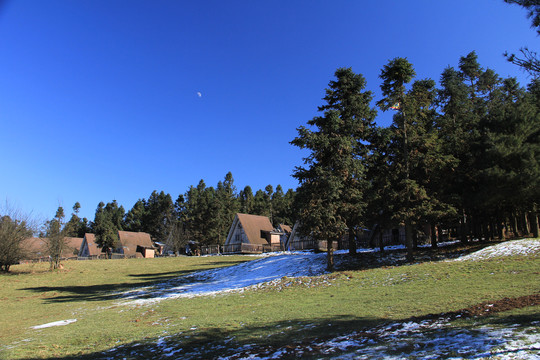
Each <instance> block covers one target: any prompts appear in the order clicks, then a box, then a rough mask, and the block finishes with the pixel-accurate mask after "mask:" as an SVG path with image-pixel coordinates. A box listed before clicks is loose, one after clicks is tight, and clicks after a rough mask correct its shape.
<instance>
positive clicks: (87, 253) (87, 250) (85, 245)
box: [78, 233, 103, 259]
mask: <svg viewBox="0 0 540 360" xmlns="http://www.w3.org/2000/svg"><path fill="white" fill-rule="evenodd" d="M102 254H103V253H102V252H101V249H100V248H99V247H98V246H97V244H96V235H94V234H88V233H86V234H84V237H83V241H82V244H81V247H80V249H79V254H78V256H79V257H81V258H89V259H99V257H100V256H101V255H102Z"/></svg>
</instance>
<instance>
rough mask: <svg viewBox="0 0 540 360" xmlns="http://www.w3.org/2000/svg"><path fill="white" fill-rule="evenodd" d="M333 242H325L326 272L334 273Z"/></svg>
mask: <svg viewBox="0 0 540 360" xmlns="http://www.w3.org/2000/svg"><path fill="white" fill-rule="evenodd" d="M333 245H334V244H333V241H332V240H331V239H328V240H327V241H326V270H328V271H330V272H332V271H334V246H333Z"/></svg>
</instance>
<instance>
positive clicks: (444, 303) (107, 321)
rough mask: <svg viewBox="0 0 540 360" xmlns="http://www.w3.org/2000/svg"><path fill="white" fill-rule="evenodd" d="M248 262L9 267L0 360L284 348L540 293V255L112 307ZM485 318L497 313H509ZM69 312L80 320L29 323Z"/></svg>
mask: <svg viewBox="0 0 540 360" xmlns="http://www.w3.org/2000/svg"><path fill="white" fill-rule="evenodd" d="M252 259H254V258H252V257H241V256H221V257H201V258H196V257H181V258H156V259H132V260H106V261H105V260H100V261H71V262H65V263H64V265H65V268H64V270H62V271H57V272H48V271H46V270H47V264H35V265H21V266H15V267H13V272H14V274H13V275H0V283H1V287H2V288H1V290H0V314H1V315H0V329H1V330H0V346H1V347H0V349H1V350H0V358H6V359H8V358H9V359H22V358H25V359H27V358H32V359H33V358H58V357H84V358H88V359H89V358H94V357H99V352H101V351H106V350H108V349H111V348H115V347H119V346H121V345H123V344H126V349H123V350H118V351H119V352H118V354H121V356H122V357H126V358H130V357H129V353H130V351H131V350H133V349H135V350H136V351H137V354H138V355H137V356H134V357H133V358H141V356H142V355H141V354H143V355H146V356H151V353H145V351H147V350H146V347H147V346H146V345H147V344H149V343H154V344H155V342H156V341H157V340H158V339H159V338H160V337H164V336H165V337H167V341H168V342H170V343H173V344H176V345H179V344H180V345H181V346H182V347H184V348H185V349H190V348H197V349H199V350H200V351H203V350H204V351H206V352H207V354H208V356H211V355H212V354H215V353H213V351H216V352H220V351H221V350H219V348H218V346H219V345H223V346H227V347H234V346H240V345H243V344H261V345H265V344H271V345H284V344H288V343H291V342H293V341H302V340H303V339H306V338H310V337H326V336H332V335H337V334H341V333H346V332H349V331H352V330H358V329H361V328H363V327H367V326H372V325H375V324H380V323H383V322H387V321H399V320H406V319H408V318H410V317H413V316H422V315H427V314H433V313H442V312H448V311H453V310H458V309H462V308H466V307H468V306H471V305H474V304H477V303H481V302H484V301H494V300H498V299H501V298H504V297H517V296H522V295H529V294H535V293H538V292H540V276H539V270H538V269H540V257H538V256H529V257H507V258H500V259H493V260H487V261H478V262H472V261H466V262H427V263H421V264H415V265H406V266H400V267H389V268H376V269H371V270H364V271H343V272H336V273H333V274H329V275H323V276H319V277H316V278H304V279H300V280H295V279H282V281H281V283H278V284H275V285H273V286H268V287H266V288H264V289H261V290H250V291H246V292H243V293H233V294H225V295H218V296H215V297H196V298H191V299H189V298H185V299H182V298H181V299H175V300H165V301H162V302H160V303H157V304H153V305H145V306H125V305H118V304H117V303H116V302H117V299H115V296H113V295H112V293H114V292H116V291H122V290H128V289H130V288H132V287H134V286H144V285H149V284H151V283H152V282H155V281H160V280H166V279H168V278H172V277H175V276H178V275H182V274H186V273H188V272H191V271H194V270H200V269H207V268H211V267H218V266H227V265H233V264H236V263H239V262H242V261H246V260H252ZM287 284H288V285H287ZM539 310H540V307H531V308H526V309H521V310H516V313H515V314H513V315H512V316H514V317H515V318H516V319H517V318H524V317H525V318H527V319H531V318H535V319H538V317H539V313H540V312H539ZM490 318H491V317H490ZM493 318H494V319H496V321H504V319H505V315H503V314H497V315H494V317H493ZM65 319H77V322H75V323H73V324H70V325H67V326H61V327H52V328H46V329H41V330H33V329H30V327H31V326H34V325H40V324H44V323H48V322H52V321H58V320H65ZM512 319H514V318H512ZM483 321H488V320H483ZM127 348H129V349H131V350H127Z"/></svg>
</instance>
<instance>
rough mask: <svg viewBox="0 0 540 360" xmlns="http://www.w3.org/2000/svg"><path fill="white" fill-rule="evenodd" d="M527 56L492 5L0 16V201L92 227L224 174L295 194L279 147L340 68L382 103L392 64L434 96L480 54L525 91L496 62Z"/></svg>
mask: <svg viewBox="0 0 540 360" xmlns="http://www.w3.org/2000/svg"><path fill="white" fill-rule="evenodd" d="M538 44H539V38H538V37H536V33H535V31H533V30H532V29H531V28H530V21H529V20H528V19H527V18H526V13H525V11H524V10H523V9H522V8H520V7H518V6H515V5H514V6H511V5H507V4H505V3H504V2H503V1H502V0H474V1H473V0H437V1H433V0H412V1H402V0H393V1H359V0H358V1H329V0H328V1H314V0H306V1H248V0H245V1H234V0H232V1H223V0H219V1H176V0H174V1H173V0H156V1H154V0H152V1H151V0H145V1H137V0H129V1H122V0H77V1H73V0H46V1H43V0H13V1H2V0H0V166H1V173H0V174H1V175H0V200H1V201H2V202H5V200H7V201H8V202H9V203H10V204H11V205H12V206H13V205H14V206H15V207H18V208H20V209H22V210H23V211H26V212H30V211H32V212H33V215H35V216H38V217H41V218H51V217H52V216H54V213H55V210H56V208H57V207H58V206H59V205H62V206H64V208H65V209H66V212H67V213H68V214H69V213H70V211H71V207H72V206H73V204H74V203H75V202H76V201H79V202H80V203H81V205H82V209H81V215H82V216H86V217H88V218H89V219H90V220H92V219H93V217H94V212H95V209H96V207H97V204H98V203H99V202H100V201H103V202H108V201H112V200H113V199H116V200H117V201H118V202H119V203H120V204H122V205H123V206H124V208H125V209H126V211H127V210H129V209H130V208H131V207H132V206H133V204H134V203H135V201H136V200H137V199H139V198H143V197H144V198H148V196H149V195H150V193H151V192H152V191H153V190H158V191H161V190H163V191H165V192H167V193H170V194H171V196H172V197H173V200H174V199H176V197H177V196H178V195H179V194H181V193H185V191H186V190H187V189H188V187H189V186H190V185H196V184H197V183H198V182H199V180H200V179H204V180H205V182H206V184H207V185H208V186H215V185H216V184H217V182H218V181H219V180H222V179H223V177H224V176H225V174H226V173H227V172H228V171H231V172H232V174H233V176H234V179H235V184H236V186H237V188H238V190H240V189H242V188H243V187H244V186H246V185H250V186H251V187H252V188H253V189H254V190H256V189H260V188H264V187H265V186H266V185H268V184H272V185H273V186H274V188H275V186H276V185H277V184H281V185H282V186H283V187H284V188H285V189H287V188H296V186H297V183H296V181H295V179H293V178H292V177H291V173H292V171H293V168H294V167H295V166H298V165H301V164H302V156H304V155H306V154H305V153H303V152H302V151H300V150H298V149H296V148H294V147H293V146H291V145H290V144H289V141H291V140H292V139H293V138H294V137H295V136H296V134H297V132H296V129H297V128H298V127H299V126H300V125H305V123H306V122H307V121H308V120H310V119H311V118H312V117H313V116H315V115H316V114H317V106H319V105H321V104H322V100H321V98H322V97H323V96H324V89H325V88H326V87H327V85H328V82H329V81H330V80H331V79H332V78H333V74H334V71H335V70H336V68H338V67H352V69H353V71H355V72H357V73H362V74H363V75H364V76H365V77H366V79H367V87H368V89H370V90H372V91H374V92H375V95H376V97H379V96H380V91H379V85H380V81H379V79H378V75H379V72H380V69H381V67H382V66H383V65H384V64H386V63H387V61H388V60H390V59H392V58H394V57H398V56H399V57H407V58H408V59H409V61H410V62H411V63H412V64H413V65H414V67H415V69H416V72H417V73H418V77H419V78H425V77H431V78H433V79H435V80H438V79H439V76H440V74H441V72H442V71H443V69H444V68H445V67H447V66H449V65H450V66H457V64H458V60H459V57H460V56H464V55H466V54H467V53H469V52H470V51H472V50H476V51H477V54H478V56H479V62H480V63H481V64H482V65H483V66H484V67H489V68H492V69H494V70H495V71H496V72H497V73H499V75H501V76H503V77H506V76H515V77H517V78H518V79H519V80H520V82H521V83H522V84H523V85H524V84H525V83H527V82H528V79H527V78H526V76H525V75H524V73H523V72H521V71H520V70H519V69H518V68H516V67H515V66H513V65H511V64H508V63H507V62H506V61H505V59H504V58H503V56H502V54H503V52H504V51H505V50H509V51H516V50H518V49H519V48H520V47H522V46H525V45H528V46H529V47H530V48H531V49H533V50H537V51H538V50H540V49H539V48H538ZM388 121H389V116H388V115H384V116H381V117H380V119H379V122H380V123H381V124H388Z"/></svg>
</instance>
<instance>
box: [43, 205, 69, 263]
mask: <svg viewBox="0 0 540 360" xmlns="http://www.w3.org/2000/svg"><path fill="white" fill-rule="evenodd" d="M64 218H65V214H64V209H63V208H62V207H61V206H60V207H58V210H57V211H56V215H55V216H54V218H53V219H52V220H50V221H47V223H46V224H45V226H46V230H45V231H46V232H45V236H46V238H45V239H44V240H45V245H46V247H47V253H48V254H49V261H50V264H51V270H53V269H58V268H59V267H60V258H61V256H62V252H63V251H64V249H65V248H66V246H67V244H66V241H65V237H66V235H67V234H69V232H70V229H68V228H67V227H65V223H64Z"/></svg>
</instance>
